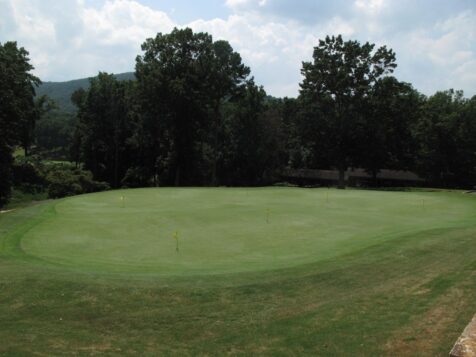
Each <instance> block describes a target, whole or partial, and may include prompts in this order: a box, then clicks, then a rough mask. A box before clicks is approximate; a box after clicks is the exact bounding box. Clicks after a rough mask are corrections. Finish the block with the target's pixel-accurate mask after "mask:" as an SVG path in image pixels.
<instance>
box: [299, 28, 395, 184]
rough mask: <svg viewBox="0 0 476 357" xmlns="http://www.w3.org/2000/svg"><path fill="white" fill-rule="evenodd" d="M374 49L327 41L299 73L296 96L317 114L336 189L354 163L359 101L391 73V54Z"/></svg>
mask: <svg viewBox="0 0 476 357" xmlns="http://www.w3.org/2000/svg"><path fill="white" fill-rule="evenodd" d="M374 48H375V45H374V44H370V43H368V42H366V43H365V44H363V45H361V44H360V43H359V42H357V41H346V42H344V40H343V39H342V36H341V35H339V36H337V37H335V36H332V37H329V36H327V37H326V38H325V40H320V41H319V44H318V46H316V47H314V53H313V61H312V62H304V63H303V67H302V70H301V73H302V75H303V76H304V80H303V82H302V83H301V85H300V86H301V91H300V96H301V97H302V99H303V102H304V103H305V105H307V106H315V109H316V111H317V113H319V114H318V115H319V116H320V121H321V127H322V128H323V130H322V134H323V135H324V137H323V140H325V141H327V142H328V145H327V152H328V154H329V155H330V157H331V160H332V161H333V162H334V163H335V166H337V168H338V170H339V188H344V172H345V170H346V169H347V167H348V166H350V165H351V164H353V162H354V161H355V152H356V150H355V147H356V145H357V143H358V140H359V138H358V137H357V135H356V134H357V133H358V131H357V130H356V129H357V127H358V125H359V120H361V118H362V114H363V112H364V108H363V104H364V103H365V101H364V99H365V98H366V97H368V95H369V93H370V91H371V88H372V87H373V86H374V85H375V83H376V81H377V80H378V79H379V78H381V77H382V76H385V75H386V74H388V73H391V72H393V70H394V68H395V67H396V63H395V54H394V52H393V51H392V50H389V49H387V48H386V47H385V46H383V47H380V48H378V49H377V50H376V51H374Z"/></svg>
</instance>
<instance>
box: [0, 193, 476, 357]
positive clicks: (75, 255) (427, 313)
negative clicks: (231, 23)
mask: <svg viewBox="0 0 476 357" xmlns="http://www.w3.org/2000/svg"><path fill="white" fill-rule="evenodd" d="M121 197H124V198H125V199H124V202H122V200H121ZM174 232H177V233H178V246H179V250H178V252H177V250H176V241H175V240H174ZM475 296H476V197H475V196H472V195H464V194H462V193H460V192H380V191H363V190H345V191H340V190H332V189H331V190H328V189H299V188H255V189H244V188H243V189H230V188H226V189H225V188H220V189H214V188H208V189H206V188H205V189H204V188H201V189H197V188H185V189H171V188H163V189H136V190H119V191H109V192H103V193H98V194H90V195H82V196H76V197H72V198H67V199H63V200H58V201H49V202H46V203H44V204H39V205H34V206H31V207H28V208H24V209H17V210H16V211H12V212H8V213H2V214H1V215H0V302H1V304H0V321H2V323H1V324H0V340H2V341H8V342H7V343H0V354H2V353H5V354H17V353H18V354H22V353H25V354H29V353H32V352H38V353H40V354H41V353H43V354H58V355H61V354H64V353H68V352H71V351H76V352H77V353H79V354H85V355H89V354H95V353H108V354H117V355H122V354H138V355H156V354H167V355H224V354H232V355H250V354H251V355H253V354H257V355H427V356H434V355H446V354H447V352H448V351H449V349H450V348H451V344H452V343H453V340H454V339H455V338H456V337H457V335H458V334H459V333H460V332H461V329H462V328H463V327H464V325H465V324H466V323H467V322H468V321H469V319H470V318H471V316H472V314H473V313H474V312H475V311H476V299H475Z"/></svg>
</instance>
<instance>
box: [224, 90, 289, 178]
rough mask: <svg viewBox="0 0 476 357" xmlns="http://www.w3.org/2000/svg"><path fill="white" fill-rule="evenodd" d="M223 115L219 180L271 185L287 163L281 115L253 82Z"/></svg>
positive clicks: (229, 104)
mask: <svg viewBox="0 0 476 357" xmlns="http://www.w3.org/2000/svg"><path fill="white" fill-rule="evenodd" d="M224 112H225V113H224V115H225V119H224V131H225V145H224V146H223V150H224V151H223V155H222V158H221V163H220V166H221V167H223V170H221V171H220V172H219V178H220V180H221V181H222V182H224V183H226V184H227V185H240V186H243V185H244V186H248V185H252V186H254V185H263V184H269V183H270V182H272V181H273V179H274V175H275V174H276V171H277V170H278V169H280V168H281V167H282V165H283V161H284V143H285V139H284V134H283V125H282V120H281V115H280V114H279V113H278V111H277V110H276V108H275V107H272V106H270V105H269V104H268V103H267V102H266V92H265V91H264V89H263V88H262V87H258V86H256V85H255V84H254V82H253V81H248V82H247V84H246V87H245V88H244V92H243V96H241V97H240V99H239V100H237V101H235V102H230V103H228V105H227V106H226V107H225V108H224Z"/></svg>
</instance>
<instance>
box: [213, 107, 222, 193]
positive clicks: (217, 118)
mask: <svg viewBox="0 0 476 357" xmlns="http://www.w3.org/2000/svg"><path fill="white" fill-rule="evenodd" d="M214 119H215V120H214V126H215V128H214V132H213V164H212V180H211V185H212V186H218V180H217V165H218V131H219V130H220V106H219V104H217V105H216V106H215V110H214Z"/></svg>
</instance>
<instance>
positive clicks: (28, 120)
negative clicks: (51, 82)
mask: <svg viewBox="0 0 476 357" xmlns="http://www.w3.org/2000/svg"><path fill="white" fill-rule="evenodd" d="M32 69H33V66H32V65H31V64H30V63H29V58H28V52H27V51H26V50H25V49H24V48H23V47H21V48H18V47H17V44H16V42H6V43H4V44H2V43H0V207H1V206H2V205H4V204H5V203H6V202H7V201H8V198H9V196H10V185H11V164H12V152H13V147H14V146H15V145H23V146H24V147H25V149H26V148H28V145H29V144H30V138H31V128H32V126H34V122H35V120H36V118H37V114H38V112H37V108H36V107H35V103H34V100H33V98H34V95H35V86H36V85H38V83H39V82H40V80H39V79H38V78H36V77H35V76H33V75H32V74H31V73H30V71H31V70H32Z"/></svg>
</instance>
